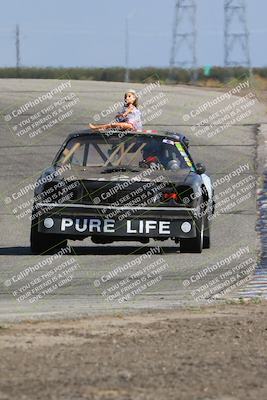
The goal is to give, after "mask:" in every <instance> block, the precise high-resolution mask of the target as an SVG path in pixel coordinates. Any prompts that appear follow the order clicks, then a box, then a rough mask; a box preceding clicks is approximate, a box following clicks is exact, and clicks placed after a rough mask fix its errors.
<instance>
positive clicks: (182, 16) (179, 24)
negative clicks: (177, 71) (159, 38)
mask: <svg viewBox="0 0 267 400" xmlns="http://www.w3.org/2000/svg"><path fill="white" fill-rule="evenodd" d="M196 39H197V33H196V1H195V0H176V4H175V14H174V25H173V34H172V48H171V57H170V77H171V75H172V71H173V69H174V68H175V67H181V68H191V69H192V70H193V71H195V70H196V65H197V59H196Z"/></svg>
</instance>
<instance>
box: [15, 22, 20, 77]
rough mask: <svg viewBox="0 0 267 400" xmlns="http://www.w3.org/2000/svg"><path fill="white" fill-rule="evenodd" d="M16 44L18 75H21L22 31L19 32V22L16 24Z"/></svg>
mask: <svg viewBox="0 0 267 400" xmlns="http://www.w3.org/2000/svg"><path fill="white" fill-rule="evenodd" d="M15 44H16V67H17V77H19V75H20V32H19V25H18V24H17V25H16V33H15Z"/></svg>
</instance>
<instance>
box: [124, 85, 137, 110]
mask: <svg viewBox="0 0 267 400" xmlns="http://www.w3.org/2000/svg"><path fill="white" fill-rule="evenodd" d="M128 93H132V94H133V95H134V96H135V100H134V102H133V105H134V106H135V107H136V108H137V107H138V96H137V93H136V91H135V90H133V89H130V90H127V92H125V94H124V101H126V98H127V94H128Z"/></svg>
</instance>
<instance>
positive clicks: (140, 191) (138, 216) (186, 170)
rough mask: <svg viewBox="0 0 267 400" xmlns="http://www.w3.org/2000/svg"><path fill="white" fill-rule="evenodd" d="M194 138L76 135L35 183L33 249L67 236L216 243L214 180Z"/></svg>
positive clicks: (193, 245) (189, 247) (53, 246)
mask: <svg viewBox="0 0 267 400" xmlns="http://www.w3.org/2000/svg"><path fill="white" fill-rule="evenodd" d="M188 147H189V142H188V139H187V138H186V137H185V136H184V135H181V134H178V133H174V132H157V133H156V132H154V131H144V132H122V131H106V132H91V131H90V130H84V131H80V132H77V133H73V134H71V135H69V136H68V138H67V139H66V141H65V142H64V144H63V145H62V147H61V149H60V150H59V152H58V153H57V155H56V157H55V159H54V161H53V163H52V166H51V167H49V168H47V169H46V170H45V171H44V172H43V173H42V175H41V177H40V178H39V179H38V181H37V182H36V185H35V193H34V205H33V212H32V222H31V249H32V252H33V253H35V254H37V253H44V252H47V251H50V252H51V251H52V252H54V251H56V250H57V249H59V248H61V247H63V246H66V244H67V239H71V240H83V239H85V238H86V237H88V236H90V237H91V240H92V241H93V242H94V243H97V244H99V245H101V244H106V243H112V242H114V241H122V240H123V241H139V242H141V243H148V242H149V240H150V239H155V240H161V241H163V240H167V239H173V240H174V241H175V243H180V251H181V252H183V253H184V252H197V253H201V251H202V249H203V248H209V247H210V220H211V218H212V213H213V212H214V201H213V189H212V184H211V180H210V178H209V177H208V175H206V174H205V167H204V166H203V165H202V164H195V163H194V162H193V160H192V158H191V156H190V153H189V151H188Z"/></svg>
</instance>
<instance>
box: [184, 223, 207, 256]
mask: <svg viewBox="0 0 267 400" xmlns="http://www.w3.org/2000/svg"><path fill="white" fill-rule="evenodd" d="M196 231H197V235H196V237H195V238H190V239H181V240H180V253H202V249H203V242H204V222H203V218H202V219H201V220H200V221H199V222H196Z"/></svg>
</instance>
